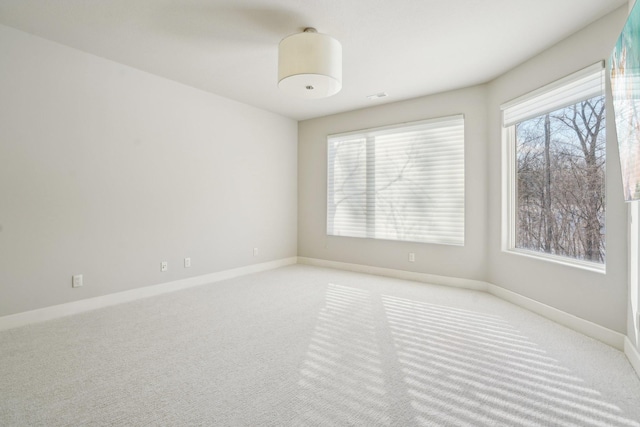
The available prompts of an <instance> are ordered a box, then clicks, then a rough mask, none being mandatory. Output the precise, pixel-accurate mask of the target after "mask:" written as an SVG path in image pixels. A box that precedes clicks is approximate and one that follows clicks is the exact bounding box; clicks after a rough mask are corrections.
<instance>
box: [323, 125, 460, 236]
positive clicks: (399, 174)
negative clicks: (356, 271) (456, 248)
mask: <svg viewBox="0 0 640 427" xmlns="http://www.w3.org/2000/svg"><path fill="white" fill-rule="evenodd" d="M327 164H328V173H327V178H328V179H327V181H328V182H327V187H328V188H327V190H328V191H327V234H328V235H331V236H350V237H363V238H374V239H386V240H401V241H408V242H427V243H441V244H450V245H463V244H464V117H463V116H461V115H460V116H453V117H446V118H440V119H434V120H427V121H421V122H413V123H405V124H402V125H397V126H389V127H384V128H376V129H369V130H365V131H358V132H351V133H346V134H340V135H330V136H329V137H328V161H327Z"/></svg>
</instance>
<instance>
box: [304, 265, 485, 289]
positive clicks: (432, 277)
mask: <svg viewBox="0 0 640 427" xmlns="http://www.w3.org/2000/svg"><path fill="white" fill-rule="evenodd" d="M298 264H306V265H313V266H316V267H327V268H335V269H337V270H347V271H355V272H357V273H367V274H374V275H376V276H385V277H393V278H395V279H403V280H412V281H414V282H422V283H430V284H432V285H444V286H452V287H456V288H464V289H474V290H476V291H486V290H487V286H488V283H486V282H481V281H479V280H470V279H459V278H456V277H448V276H438V275H436V274H426V273H416V272H413V271H405V270H394V269H392V268H382V267H372V266H370V265H362V264H349V263H346V262H338V261H329V260H325V259H318V258H306V257H298Z"/></svg>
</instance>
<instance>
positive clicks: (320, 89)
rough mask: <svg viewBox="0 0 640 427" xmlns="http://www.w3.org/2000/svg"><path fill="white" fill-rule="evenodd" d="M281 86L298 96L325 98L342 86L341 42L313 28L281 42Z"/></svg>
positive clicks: (279, 72) (279, 74)
mask: <svg viewBox="0 0 640 427" xmlns="http://www.w3.org/2000/svg"><path fill="white" fill-rule="evenodd" d="M278 87H279V88H280V89H281V90H283V91H284V92H286V93H288V94H290V95H293V96H296V97H299V98H308V99H313V98H326V97H328V96H331V95H335V94H336V93H338V92H339V91H340V89H341V88H342V45H341V44H340V42H339V41H337V40H336V39H334V38H332V37H329V36H328V35H326V34H319V33H317V32H315V30H314V29H313V28H307V29H305V32H304V33H300V34H294V35H292V36H289V37H287V38H285V39H283V40H282V41H281V42H280V47H279V50H278Z"/></svg>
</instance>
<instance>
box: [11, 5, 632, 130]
mask: <svg viewBox="0 0 640 427" xmlns="http://www.w3.org/2000/svg"><path fill="white" fill-rule="evenodd" d="M625 4H627V0H306V1H305V0H93V1H91V0H51V1H46V0H0V24H4V25H8V26H11V27H14V28H17V29H20V30H23V31H26V32H29V33H32V34H35V35H38V36H41V37H44V38H47V39H50V40H53V41H56V42H59V43H62V44H65V45H68V46H71V47H74V48H77V49H80V50H83V51H85V52H89V53H92V54H95V55H98V56H101V57H104V58H108V59H111V60H114V61H117V62H120V63H122V64H126V65H129V66H132V67H135V68H138V69H140V70H144V71H147V72H150V73H153V74H156V75H159V76H163V77H166V78H169V79H172V80H176V81H179V82H182V83H185V84H187V85H190V86H193V87H196V88H200V89H202V90H205V91H209V92H213V93H216V94H218V95H222V96H225V97H228V98H231V99H235V100H237V101H240V102H243V103H246V104H250V105H254V106H256V107H259V108H263V109H266V110H270V111H273V112H275V113H279V114H282V115H284V116H288V117H291V118H294V119H297V120H303V119H308V118H312V117H319V116H325V115H328V114H333V113H338V112H342V111H348V110H353V109H357V108H363V107H368V106H372V105H376V104H380V103H386V102H394V101H399V100H403V99H408V98H414V97H417V96H421V95H428V94H432V93H437V92H442V91H446V90H450V89H455V88H461V87H466V86H471V85H475V84H479V83H484V82H487V81H490V80H492V79H493V78H495V77H497V76H499V75H500V74H502V73H504V72H505V71H507V70H509V69H511V68H513V67H514V66H516V65H518V64H519V63H521V62H523V61H524V60H526V59H527V58H529V57H531V56H533V55H535V54H537V53H539V52H541V51H542V50H544V49H546V48H548V47H549V46H551V45H553V44H555V43H557V42H558V41H560V40H562V39H563V38H565V37H566V36H568V35H570V34H572V33H574V32H576V31H577V30H579V29H581V28H583V27H584V26H586V25H587V24H589V23H591V22H593V21H594V20H596V19H598V18H600V17H602V16H604V15H606V14H607V13H609V12H611V11H613V10H615V9H616V8H617V7H620V6H622V5H625ZM304 27H315V28H317V29H318V31H319V32H321V33H326V34H329V35H331V36H333V37H335V38H336V39H338V40H339V41H340V42H341V43H342V47H343V89H342V91H341V92H339V93H338V94H337V95H334V96H333V97H331V98H327V99H321V100H298V99H292V98H289V97H287V96H285V95H284V94H282V93H280V92H279V91H278V88H277V82H276V80H277V56H278V43H279V42H280V40H281V39H282V38H284V37H286V36H287V35H290V34H293V33H297V32H300V31H302V29H303V28H304ZM612 47H613V46H612ZM378 92H387V93H388V94H389V96H388V97H387V98H384V99H380V100H377V101H371V100H368V99H367V98H366V96H367V95H371V94H375V93H378Z"/></svg>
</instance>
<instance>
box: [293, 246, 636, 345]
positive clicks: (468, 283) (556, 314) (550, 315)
mask: <svg viewBox="0 0 640 427" xmlns="http://www.w3.org/2000/svg"><path fill="white" fill-rule="evenodd" d="M298 263H299V264H307V265H314V266H317V267H328V268H335V269H339V270H348V271H356V272H359V273H368V274H375V275H378V276H386V277H394V278H397V279H404V280H413V281H416V282H423V283H430V284H434V285H445V286H454V287H458V288H465V289H472V290H476V291H484V292H488V293H490V294H491V295H494V296H496V297H498V298H500V299H503V300H505V301H508V302H510V303H512V304H515V305H518V306H520V307H522V308H524V309H527V310H529V311H532V312H534V313H536V314H539V315H541V316H543V317H546V318H547V319H550V320H553V321H554V322H556V323H559V324H561V325H563V326H566V327H568V328H569V329H573V330H574V331H576V332H580V333H581V334H584V335H586V336H588V337H591V338H593V339H596V340H598V341H601V342H603V343H605V344H608V345H610V346H612V347H614V348H616V349H618V350H621V351H622V350H624V349H625V336H624V335H623V334H621V333H619V332H616V331H612V330H611V329H608V328H605V327H604V326H600V325H598V324H596V323H593V322H590V321H588V320H585V319H581V318H579V317H577V316H574V315H572V314H569V313H566V312H564V311H562V310H558V309H557V308H553V307H551V306H548V305H546V304H543V303H541V302H538V301H536V300H533V299H530V298H527V297H525V296H522V295H520V294H517V293H515V292H512V291H509V290H507V289H504V288H501V287H500V286H496V285H493V284H491V283H487V282H481V281H477V280H469V279H459V278H455V277H447V276H438V275H434V274H424V273H414V272H410V271H404V270H394V269H391V268H380V267H371V266H368V265H361V264H348V263H343V262H337V261H328V260H323V259H317V258H306V257H298Z"/></svg>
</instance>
